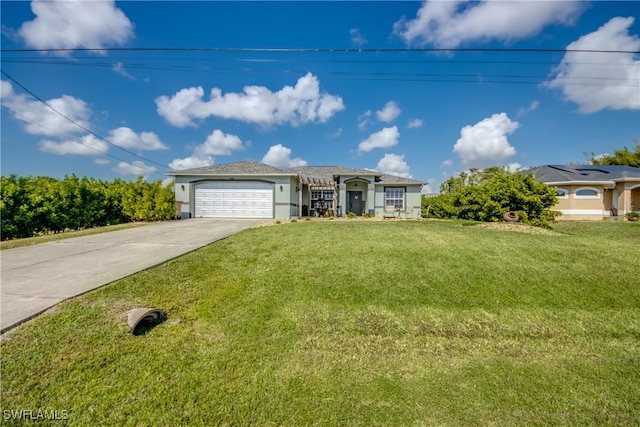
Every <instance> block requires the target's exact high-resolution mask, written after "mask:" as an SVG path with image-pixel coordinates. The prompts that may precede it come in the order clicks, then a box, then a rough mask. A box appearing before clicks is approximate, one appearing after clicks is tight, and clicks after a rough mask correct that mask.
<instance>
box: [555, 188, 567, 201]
mask: <svg viewBox="0 0 640 427" xmlns="http://www.w3.org/2000/svg"><path fill="white" fill-rule="evenodd" d="M556 196H558V199H566V198H568V197H569V190H567V189H566V188H558V189H557V190H556Z"/></svg>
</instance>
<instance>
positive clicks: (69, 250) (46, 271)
mask: <svg viewBox="0 0 640 427" xmlns="http://www.w3.org/2000/svg"><path fill="white" fill-rule="evenodd" d="M264 221H265V220H262V219H258V220H254V219H200V218H198V219H188V220H183V221H173V222H163V223H159V224H151V225H145V226H141V227H137V228H131V229H127V230H119V231H113V232H109V233H102V234H94V235H92V236H84V237H75V238H72V239H66V240H60V241H56V242H50V243H42V244H39V245H34V246H26V247H22V248H15V249H7V250H4V251H0V261H1V265H0V268H1V270H0V277H1V279H2V282H1V293H2V303H1V309H2V311H1V312H0V330H1V331H5V330H6V329H9V328H11V327H14V326H16V325H18V324H20V323H22V322H24V321H26V320H28V319H30V318H32V317H34V316H37V315H38V314H40V313H42V312H43V311H44V310H46V309H48V308H50V307H52V306H54V305H56V304H57V303H59V302H60V301H63V300H65V299H68V298H71V297H74V296H76V295H80V294H82V293H84V292H87V291H90V290H92V289H95V288H98V287H100V286H103V285H106V284H107V283H110V282H113V281H114V280H117V279H121V278H123V277H125V276H128V275H130V274H133V273H135V272H138V271H141V270H144V269H146V268H149V267H153V266H155V265H158V264H160V263H162V262H164V261H168V260H170V259H172V258H176V257H178V256H180V255H183V254H185V253H187V252H191V251H193V250H195V249H198V248H201V247H203V246H206V245H208V244H210V243H212V242H215V241H217V240H220V239H223V238H225V237H227V236H230V235H231V234H234V233H237V232H238V231H241V230H244V229H245V228H249V227H251V226H254V225H257V224H260V223H262V222H264Z"/></svg>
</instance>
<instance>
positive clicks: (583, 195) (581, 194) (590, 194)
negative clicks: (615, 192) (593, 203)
mask: <svg viewBox="0 0 640 427" xmlns="http://www.w3.org/2000/svg"><path fill="white" fill-rule="evenodd" d="M573 196H574V197H575V198H576V199H599V198H600V191H598V190H597V189H595V188H589V187H583V188H578V189H577V190H576V191H575V193H573Z"/></svg>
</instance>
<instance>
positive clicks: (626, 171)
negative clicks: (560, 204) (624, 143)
mask: <svg viewBox="0 0 640 427" xmlns="http://www.w3.org/2000/svg"><path fill="white" fill-rule="evenodd" d="M534 173H535V178H536V180H538V181H542V182H571V181H574V182H576V181H577V182H598V181H624V180H626V179H629V178H631V179H634V180H635V179H640V168H634V167H632V166H600V165H575V166H574V165H545V166H540V167H538V168H536V169H535V172H534Z"/></svg>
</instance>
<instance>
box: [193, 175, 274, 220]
mask: <svg viewBox="0 0 640 427" xmlns="http://www.w3.org/2000/svg"><path fill="white" fill-rule="evenodd" d="M195 216H196V218H273V184H269V183H266V182H216V183H213V182H212V183H206V184H200V185H198V186H197V187H196V211H195Z"/></svg>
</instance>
